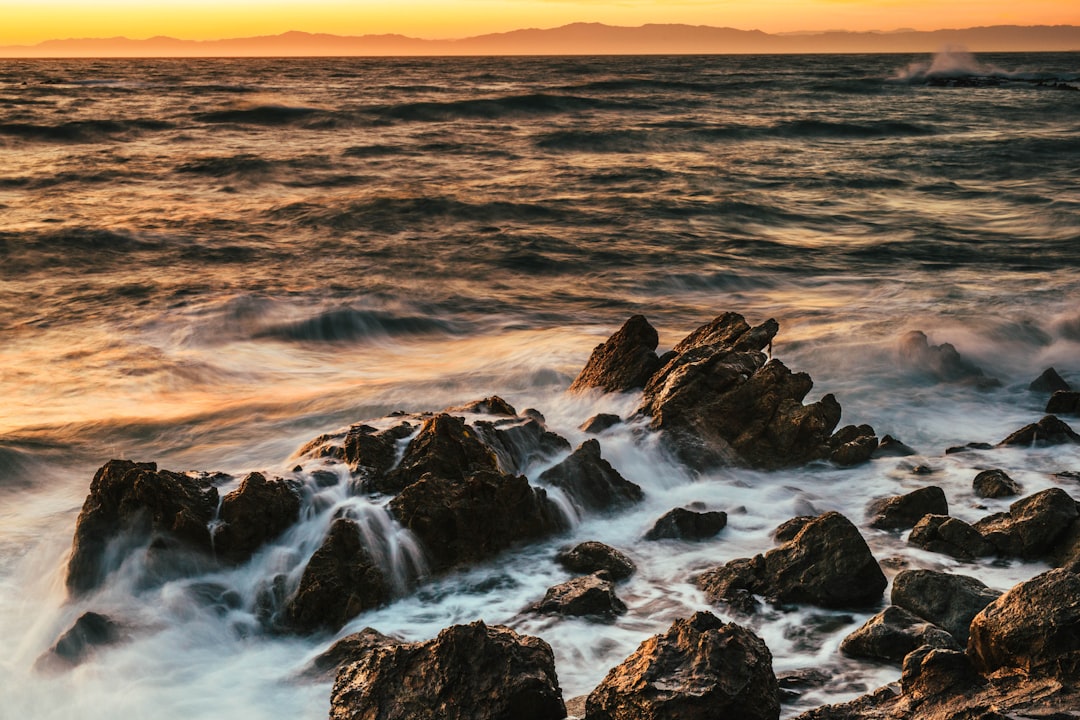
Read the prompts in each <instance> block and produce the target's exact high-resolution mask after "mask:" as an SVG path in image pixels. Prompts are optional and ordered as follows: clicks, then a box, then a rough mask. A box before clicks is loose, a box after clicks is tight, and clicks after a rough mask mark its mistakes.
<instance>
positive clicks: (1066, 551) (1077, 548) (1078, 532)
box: [1050, 518, 1080, 574]
mask: <svg viewBox="0 0 1080 720" xmlns="http://www.w3.org/2000/svg"><path fill="white" fill-rule="evenodd" d="M1050 559H1051V561H1052V563H1053V565H1054V567H1059V568H1065V569H1066V570H1068V571H1070V572H1074V573H1078V574H1080V518H1078V519H1076V520H1074V521H1073V523H1072V524H1071V525H1069V527H1068V529H1066V530H1065V532H1063V533H1062V534H1061V535H1060V536H1059V537H1058V539H1057V542H1056V543H1055V545H1054V549H1053V551H1052V552H1051V554H1050Z"/></svg>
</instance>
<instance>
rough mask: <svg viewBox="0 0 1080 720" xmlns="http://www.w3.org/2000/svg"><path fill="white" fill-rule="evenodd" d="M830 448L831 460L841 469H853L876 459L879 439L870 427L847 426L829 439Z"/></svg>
mask: <svg viewBox="0 0 1080 720" xmlns="http://www.w3.org/2000/svg"><path fill="white" fill-rule="evenodd" d="M829 447H830V448H831V449H832V452H831V453H830V454H829V459H830V460H832V461H833V462H834V463H836V464H837V465H839V466H841V467H851V466H853V465H859V464H861V463H864V462H866V461H868V460H869V459H870V458H872V457H874V453H875V452H877V449H878V438H877V435H875V434H874V428H872V427H870V426H869V425H858V426H856V425H847V426H845V427H843V428H840V430H838V431H837V432H836V434H834V435H833V436H832V437H831V438H829Z"/></svg>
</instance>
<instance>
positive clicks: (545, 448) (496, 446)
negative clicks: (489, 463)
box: [475, 417, 570, 475]
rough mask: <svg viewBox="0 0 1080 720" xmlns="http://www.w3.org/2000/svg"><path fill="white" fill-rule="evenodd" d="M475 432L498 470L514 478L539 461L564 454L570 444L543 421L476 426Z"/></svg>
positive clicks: (480, 423) (525, 420)
mask: <svg viewBox="0 0 1080 720" xmlns="http://www.w3.org/2000/svg"><path fill="white" fill-rule="evenodd" d="M475 427H476V431H477V433H478V434H479V435H480V438H481V440H483V441H484V442H485V443H486V444H487V446H488V447H490V448H491V449H492V450H493V451H494V452H495V457H496V460H497V461H498V465H499V468H500V469H501V470H502V471H503V472H507V473H512V474H515V475H518V474H521V473H524V472H525V470H526V468H528V467H529V465H531V464H532V463H533V462H535V461H537V460H539V459H541V458H549V457H552V456H553V455H558V454H559V453H562V452H566V451H568V450H569V449H570V443H569V442H567V441H566V439H565V438H563V437H561V436H559V435H556V434H555V433H553V432H551V431H550V430H548V429H547V426H546V425H545V424H544V420H543V417H541V418H539V419H538V418H535V417H524V418H513V419H504V420H498V421H496V422H487V421H480V422H477V423H476V425H475Z"/></svg>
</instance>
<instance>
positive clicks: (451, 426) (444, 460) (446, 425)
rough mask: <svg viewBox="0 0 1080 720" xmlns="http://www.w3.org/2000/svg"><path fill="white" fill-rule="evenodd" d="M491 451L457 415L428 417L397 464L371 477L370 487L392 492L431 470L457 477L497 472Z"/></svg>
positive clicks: (443, 476) (442, 414) (441, 414)
mask: <svg viewBox="0 0 1080 720" xmlns="http://www.w3.org/2000/svg"><path fill="white" fill-rule="evenodd" d="M498 470H499V461H498V457H497V456H496V454H495V451H494V450H492V449H491V448H490V447H488V446H487V445H485V444H484V443H483V442H482V440H481V438H480V436H479V435H478V434H477V432H476V431H475V430H474V429H473V428H471V427H469V426H468V425H466V424H465V421H464V420H462V419H461V418H459V417H454V416H453V415H448V414H446V413H440V414H438V415H435V416H434V417H431V418H428V419H427V420H425V421H424V424H423V425H421V427H420V432H419V433H417V435H416V437H414V438H413V439H412V440H411V441H410V442H409V445H408V447H406V448H405V454H404V456H403V457H402V458H401V462H400V463H398V466H397V467H396V468H394V469H393V470H392V471H390V472H389V473H388V474H387V475H386V476H385V477H381V478H376V479H374V480H373V482H372V485H371V489H373V490H376V491H378V492H385V493H396V492H400V491H401V490H403V489H405V488H406V487H408V486H409V485H411V484H413V483H414V482H416V481H418V480H419V479H420V478H421V477H423V476H424V475H426V474H428V473H431V474H433V475H436V476H438V477H442V478H447V479H452V480H455V479H461V478H464V477H465V476H466V475H469V474H470V473H475V472H480V471H498Z"/></svg>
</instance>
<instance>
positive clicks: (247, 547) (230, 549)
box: [213, 473, 300, 562]
mask: <svg viewBox="0 0 1080 720" xmlns="http://www.w3.org/2000/svg"><path fill="white" fill-rule="evenodd" d="M299 518H300V496H299V494H298V493H297V491H296V489H295V488H293V487H292V486H291V485H290V484H289V483H287V482H286V481H284V480H282V479H280V478H276V479H274V480H267V479H266V477H265V476H263V475H262V474H260V473H251V474H249V475H248V476H247V477H245V478H244V479H243V480H242V481H241V482H240V487H238V488H237V489H235V490H233V491H232V492H231V493H229V494H228V495H226V496H225V497H224V498H222V500H221V511H220V512H219V513H218V521H219V524H218V525H217V526H216V527H215V528H214V531H213V540H214V552H215V553H216V554H217V556H218V557H219V558H224V559H227V560H230V561H232V562H244V561H246V560H248V559H250V558H251V556H252V555H253V554H254V553H255V551H256V550H258V549H259V548H260V547H262V546H263V545H264V544H266V543H267V542H268V541H270V540H273V539H274V538H276V537H278V536H279V535H281V534H282V533H283V532H285V531H286V530H288V529H289V528H290V527H292V525H293V524H294V523H296V521H297V520H298V519H299Z"/></svg>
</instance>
